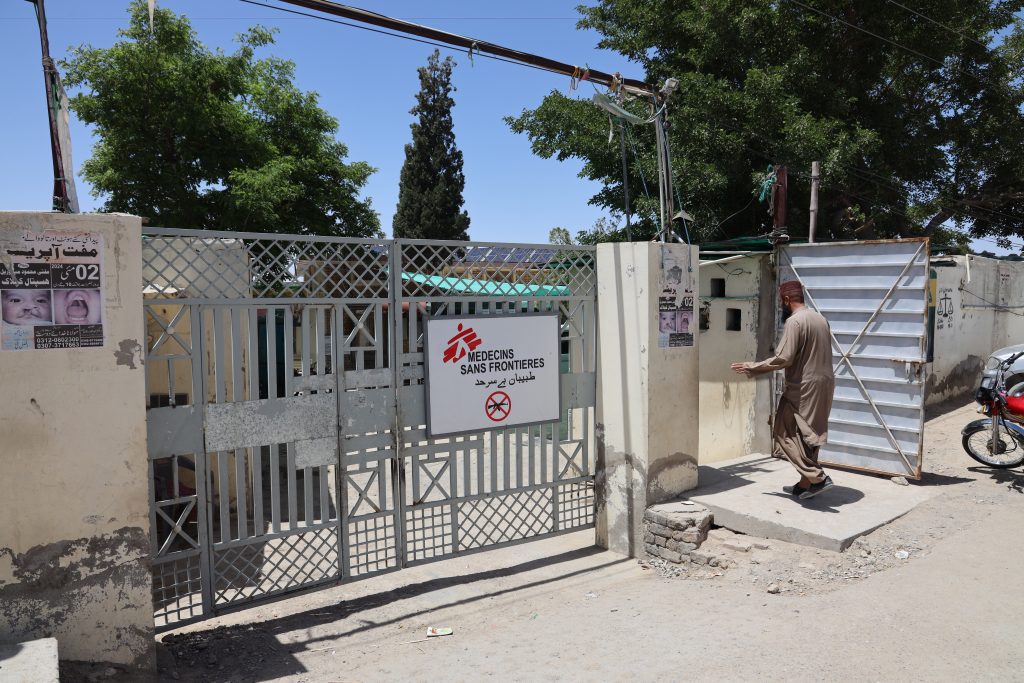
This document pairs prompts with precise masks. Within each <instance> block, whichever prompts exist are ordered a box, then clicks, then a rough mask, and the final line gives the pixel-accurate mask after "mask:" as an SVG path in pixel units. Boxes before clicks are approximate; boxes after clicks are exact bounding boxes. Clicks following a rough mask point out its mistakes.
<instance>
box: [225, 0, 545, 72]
mask: <svg viewBox="0 0 1024 683" xmlns="http://www.w3.org/2000/svg"><path fill="white" fill-rule="evenodd" d="M239 2H244V3H245V4H247V5H255V6H257V7H265V8H267V9H274V10H278V11H280V12H286V13H288V14H297V15H299V16H302V17H309V18H310V19H319V20H320V21H326V22H329V23H331V24H340V25H341V26H348V27H349V28H357V29H361V30H363V31H369V32H370V33H379V34H381V35H385V36H391V37H392V38H401V39H402V40H408V41H411V42H413V43H422V44H424V45H431V46H433V47H436V48H440V49H444V50H449V51H451V52H457V53H459V54H465V55H471V56H472V57H486V58H487V59H493V60H495V61H498V62H506V63H508V64H514V65H516V66H526V67H529V68H531V69H537V70H538V71H546V72H548V73H553V74H558V75H559V76H561V75H563V74H562V73H561V72H560V71H556V70H555V69H549V68H547V67H544V66H539V65H537V64H529V63H526V62H517V61H516V60H514V59H507V58H505V57H500V56H498V55H490V54H487V53H486V52H474V51H473V50H464V49H462V48H460V47H455V46H453V45H448V44H446V43H439V42H437V41H433V40H428V39H426V38H417V37H415V36H409V35H405V34H403V33H394V32H393V31H385V30H383V29H379V28H373V27H371V26H363V25H362V24H356V23H353V22H350V21H344V20H342V19H335V18H333V17H325V16H321V15H319V14H313V13H312V12H303V11H302V10H297V9H291V8H290V7H280V6H279V5H268V4H266V3H263V2H257V1H256V0H239Z"/></svg>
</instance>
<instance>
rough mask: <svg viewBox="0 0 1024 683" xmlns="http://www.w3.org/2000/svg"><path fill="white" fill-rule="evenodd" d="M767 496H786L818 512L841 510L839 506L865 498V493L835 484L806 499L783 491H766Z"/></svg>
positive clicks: (795, 502)
mask: <svg viewBox="0 0 1024 683" xmlns="http://www.w3.org/2000/svg"><path fill="white" fill-rule="evenodd" d="M763 495H765V496H775V497H776V498H786V499H788V500H789V501H790V502H792V503H793V505H799V506H800V507H802V508H807V509H808V510H814V511H816V512H832V513H835V512H839V508H841V507H843V506H844V505H850V504H852V503H856V502H857V501H859V500H861V499H863V498H864V493H863V492H862V491H858V490H857V489H851V488H850V487H849V486H833V487H832V488H830V489H829V490H828V491H825V492H824V493H821V494H819V495H817V496H815V497H814V498H808V499H806V500H800V499H799V498H797V497H796V496H793V495H791V494H789V493H784V492H782V491H765V492H764V494H763Z"/></svg>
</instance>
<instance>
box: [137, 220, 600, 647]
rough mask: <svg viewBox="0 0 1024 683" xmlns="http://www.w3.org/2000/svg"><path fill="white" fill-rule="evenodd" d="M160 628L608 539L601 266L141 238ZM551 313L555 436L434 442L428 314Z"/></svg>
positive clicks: (552, 252) (425, 248)
mask: <svg viewBox="0 0 1024 683" xmlns="http://www.w3.org/2000/svg"><path fill="white" fill-rule="evenodd" d="M143 279H144V287H145V289H144V293H145V317H146V329H147V344H146V350H147V357H146V361H147V364H146V373H147V374H146V379H147V394H148V400H149V402H148V406H149V411H148V427H149V458H150V469H151V481H152V487H151V492H150V493H151V522H152V529H153V537H152V547H151V550H152V558H153V578H154V603H155V606H156V621H157V627H158V629H167V628H173V627H175V626H179V625H182V624H184V623H188V622H191V621H196V620H199V619H203V618H207V617H210V616H212V615H214V614H217V613H219V612H223V611H226V610H229V609H237V608H238V607H241V606H245V605H248V604H250V603H252V602H253V601H255V600H259V599H261V598H266V597H271V596H277V595H281V594H285V593H288V592H292V591H296V590H302V589H308V588H311V587H315V586H322V585H327V584H334V583H338V582H343V581H346V580H350V579H356V578H362V577H366V576H371V575H373V574H376V573H380V572H385V571H393V570H396V569H400V568H402V567H405V566H409V565H411V564H417V563H422V562H429V561H433V560H438V559H443V558H445V557H450V556H453V555H458V554H461V553H466V552H476V551H479V550H483V549H487V548H491V547H494V546H498V545H504V544H509V543H517V542H522V541H525V540H529V539H533V538H538V537H542V536H547V535H552V534H557V533H561V532H565V531H570V530H574V529H580V528H586V527H592V526H593V524H594V487H593V479H594V465H593V462H594V458H593V453H592V448H593V445H592V444H593V428H594V422H593V421H594V406H595V384H596V382H595V357H594V332H595V314H596V310H595V294H596V277H595V270H594V259H593V251H592V249H589V248H580V247H553V246H550V245H544V246H524V245H496V244H477V243H438V242H421V241H405V240H398V241H390V240H374V239H349V238H326V237H311V236H284V235H264V234H252V233H215V232H203V231H186V230H167V229H159V228H151V229H147V230H146V231H145V233H144V244H143ZM531 311H554V312H558V313H559V315H560V320H561V329H562V376H561V377H562V383H561V392H562V397H561V398H562V405H563V406H564V408H565V411H564V412H565V414H564V415H563V419H562V420H561V422H560V423H556V424H548V425H541V426H533V427H522V428H510V429H501V430H490V431H484V432H478V433H473V434H469V435H463V436H458V437H450V438H441V439H428V438H427V436H426V425H425V396H424V385H423V348H422V343H423V338H422V331H423V321H424V319H425V316H427V315H446V314H465V313H474V314H490V315H509V314H514V313H518V312H531Z"/></svg>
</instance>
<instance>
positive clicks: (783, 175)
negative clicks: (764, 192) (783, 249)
mask: <svg viewBox="0 0 1024 683" xmlns="http://www.w3.org/2000/svg"><path fill="white" fill-rule="evenodd" d="M788 194H789V176H788V172H787V170H786V167H785V166H776V167H775V184H774V185H772V218H773V219H774V220H773V229H772V234H771V240H772V243H773V244H782V243H784V242H788V241H789V230H788V228H787V227H786V196H787V195H788Z"/></svg>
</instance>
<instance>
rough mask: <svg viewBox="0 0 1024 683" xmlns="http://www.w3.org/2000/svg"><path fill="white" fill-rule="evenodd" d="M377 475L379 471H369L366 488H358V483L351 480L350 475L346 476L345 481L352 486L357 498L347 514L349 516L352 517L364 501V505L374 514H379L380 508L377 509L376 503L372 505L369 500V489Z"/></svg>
mask: <svg viewBox="0 0 1024 683" xmlns="http://www.w3.org/2000/svg"><path fill="white" fill-rule="evenodd" d="M379 474H380V470H378V469H374V470H371V471H370V477H369V479H367V480H366V486H365V487H363V486H360V485H359V482H357V481H356V480H355V479H353V478H352V475H347V476H346V479H348V482H349V483H350V484H352V486H353V487H354V488H355V490H356V494H357V495H358V496H359V497H358V498H357V499H356V503H355V505H353V506H352V510H350V511H349V513H348V514H349V516H352V517H354V516H355V514H356V510H358V509H359V506H360V505H361V504H362V503H363V501H366V504H367V505H369V506H370V507H371V508H373V511H374V512H380V507H378V506H377V504H376V503H374V502H373V501H372V500H370V487H371V486H373V482H375V481H377V476H378V475H379Z"/></svg>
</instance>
